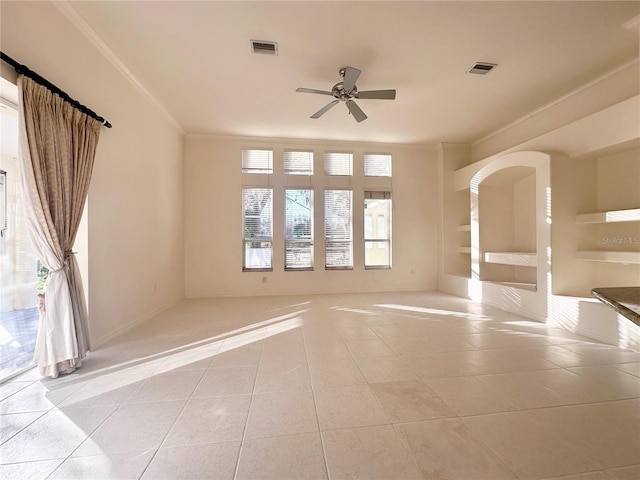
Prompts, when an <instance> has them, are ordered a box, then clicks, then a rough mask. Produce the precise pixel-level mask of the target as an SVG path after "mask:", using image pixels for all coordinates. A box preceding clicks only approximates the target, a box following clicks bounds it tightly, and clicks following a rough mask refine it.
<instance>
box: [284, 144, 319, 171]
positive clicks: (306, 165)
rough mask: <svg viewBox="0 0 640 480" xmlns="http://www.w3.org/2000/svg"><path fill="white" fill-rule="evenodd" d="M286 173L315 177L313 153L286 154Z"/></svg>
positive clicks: (287, 152) (293, 152) (292, 152)
mask: <svg viewBox="0 0 640 480" xmlns="http://www.w3.org/2000/svg"><path fill="white" fill-rule="evenodd" d="M284 173H286V174H288V175H313V152H295V151H288V150H287V151H285V152H284Z"/></svg>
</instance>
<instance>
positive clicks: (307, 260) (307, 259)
mask: <svg viewBox="0 0 640 480" xmlns="http://www.w3.org/2000/svg"><path fill="white" fill-rule="evenodd" d="M284 192H285V205H284V211H285V241H284V249H285V251H284V268H285V270H312V269H313V190H308V189H306V190H305V189H297V188H296V189H294V188H287V189H286V190H285V191H284Z"/></svg>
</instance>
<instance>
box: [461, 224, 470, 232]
mask: <svg viewBox="0 0 640 480" xmlns="http://www.w3.org/2000/svg"><path fill="white" fill-rule="evenodd" d="M458 231H459V232H470V231H471V225H459V226H458Z"/></svg>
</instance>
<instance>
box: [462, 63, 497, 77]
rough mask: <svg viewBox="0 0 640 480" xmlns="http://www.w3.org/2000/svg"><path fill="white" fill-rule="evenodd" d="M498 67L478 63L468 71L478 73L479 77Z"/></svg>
mask: <svg viewBox="0 0 640 480" xmlns="http://www.w3.org/2000/svg"><path fill="white" fill-rule="evenodd" d="M497 66H498V65H497V64H495V63H486V62H476V63H474V64H473V66H472V67H471V68H470V69H469V70H467V73H476V74H478V75H486V74H487V73H489V72H490V71H491V70H493V69H494V68H495V67H497Z"/></svg>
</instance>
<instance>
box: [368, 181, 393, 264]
mask: <svg viewBox="0 0 640 480" xmlns="http://www.w3.org/2000/svg"><path fill="white" fill-rule="evenodd" d="M364 225H365V228H364V246H365V253H364V266H365V268H391V192H364Z"/></svg>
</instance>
